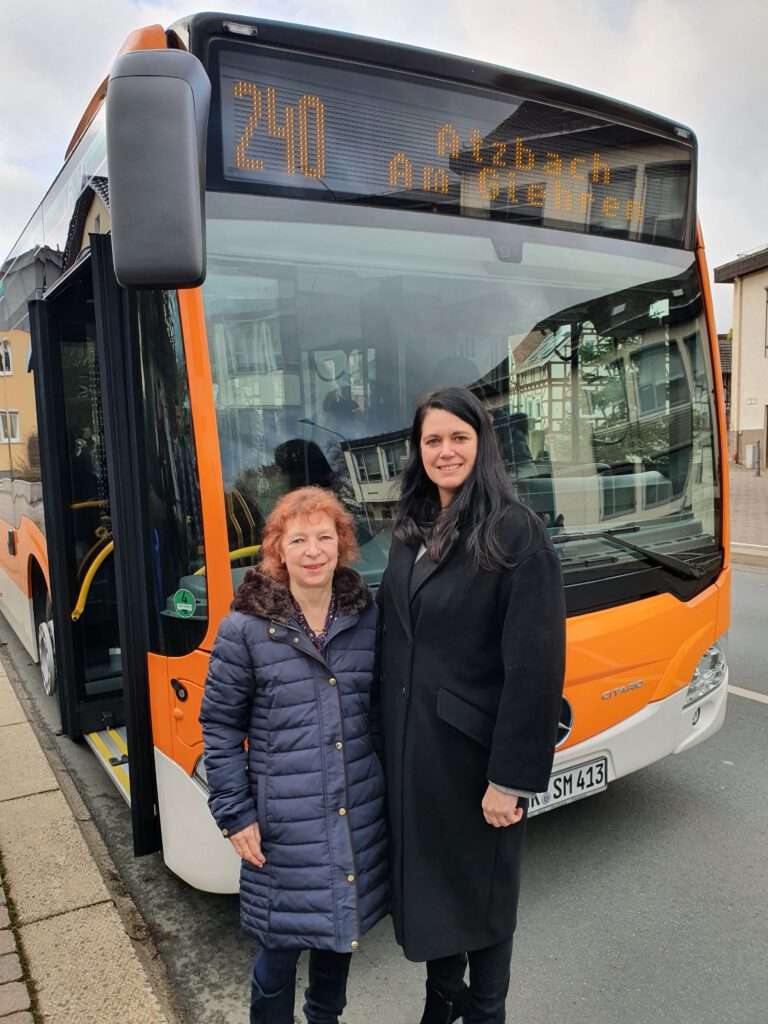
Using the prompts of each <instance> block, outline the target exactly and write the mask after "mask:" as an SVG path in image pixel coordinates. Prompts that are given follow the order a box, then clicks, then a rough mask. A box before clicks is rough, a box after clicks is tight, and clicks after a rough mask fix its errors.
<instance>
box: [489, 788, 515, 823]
mask: <svg viewBox="0 0 768 1024" xmlns="http://www.w3.org/2000/svg"><path fill="white" fill-rule="evenodd" d="M482 807H483V816H484V817H485V820H486V821H487V822H488V824H489V825H493V827H494V828H506V827H507V825H516V824H517V823H518V821H522V819H523V808H522V807H518V806H517V797H516V796H511V795H510V794H509V793H502V792H500V791H499V790H498V789H494V788H493V786H490V785H489V786H488V789H486V791H485V796H484V797H483V803H482Z"/></svg>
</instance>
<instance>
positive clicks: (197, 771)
mask: <svg viewBox="0 0 768 1024" xmlns="http://www.w3.org/2000/svg"><path fill="white" fill-rule="evenodd" d="M192 778H193V779H194V780H195V781H196V782H198V783H199V784H200V785H201V786H202V787H203V789H204V790H205V792H206V793H210V789H209V788H208V773H207V772H206V770H205V761H204V759H203V758H202V757H198V759H197V761H196V763H195V767H194V770H193V771H192Z"/></svg>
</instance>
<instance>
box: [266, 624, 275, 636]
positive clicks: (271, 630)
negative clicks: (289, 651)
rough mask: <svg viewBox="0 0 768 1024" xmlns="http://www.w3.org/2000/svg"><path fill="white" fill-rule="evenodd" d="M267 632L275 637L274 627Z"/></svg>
mask: <svg viewBox="0 0 768 1024" xmlns="http://www.w3.org/2000/svg"><path fill="white" fill-rule="evenodd" d="M267 632H268V633H269V635H270V636H274V635H275V627H274V626H270V627H269V629H268V630H267Z"/></svg>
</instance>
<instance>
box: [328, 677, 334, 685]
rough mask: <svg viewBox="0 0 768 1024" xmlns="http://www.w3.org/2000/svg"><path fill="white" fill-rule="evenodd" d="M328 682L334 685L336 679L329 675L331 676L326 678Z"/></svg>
mask: <svg viewBox="0 0 768 1024" xmlns="http://www.w3.org/2000/svg"><path fill="white" fill-rule="evenodd" d="M328 682H329V683H330V684H331V686H335V685H336V679H335V678H334V677H333V676H331V678H330V679H329V680H328Z"/></svg>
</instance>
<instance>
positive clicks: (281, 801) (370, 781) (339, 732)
mask: <svg viewBox="0 0 768 1024" xmlns="http://www.w3.org/2000/svg"><path fill="white" fill-rule="evenodd" d="M356 557H357V546H356V544H355V536H354V530H353V524H352V517H351V516H350V514H349V513H348V512H347V511H346V510H345V509H344V507H343V506H342V505H341V504H340V503H339V501H337V499H336V498H335V497H334V496H333V495H332V494H331V493H330V492H329V491H324V490H322V489H321V488H319V487H302V488H299V489H298V490H295V491H291V492H290V493H288V494H286V495H285V496H284V497H283V498H281V500H280V501H279V502H278V503H277V505H276V506H275V508H274V510H273V511H272V513H271V515H270V516H269V518H268V519H267V522H266V524H265V527H264V535H263V538H262V558H261V563H260V565H259V567H258V568H257V569H251V570H250V571H249V572H248V573H247V574H246V576H245V579H244V581H243V583H242V586H240V588H239V589H238V591H237V594H236V595H235V600H234V601H233V603H232V611H231V613H230V614H229V615H228V616H227V617H226V618H225V619H224V620H223V621H222V623H221V626H220V628H219V632H218V636H217V638H216V643H215V644H214V647H213V652H212V654H211V664H210V670H209V673H208V679H207V682H206V687H205V696H204V699H203V705H202V710H201V714H200V721H201V722H202V725H203V739H204V742H205V766H206V770H207V775H208V785H209V787H210V798H209V805H210V808H211V812H212V814H213V816H214V818H215V820H216V824H217V825H218V826H219V828H220V829H221V832H222V835H224V836H225V837H226V838H227V839H228V840H229V841H230V843H231V844H232V846H233V847H234V849H235V851H236V853H237V854H238V856H239V857H240V858H241V860H242V867H241V874H240V913H241V923H242V926H243V929H244V931H245V932H246V933H247V934H249V935H252V936H254V937H255V938H256V939H258V941H259V944H260V947H261V949H260V952H259V954H258V956H257V958H256V961H255V963H254V967H253V975H252V979H251V1017H250V1020H251V1024H292V1022H293V1019H294V1018H293V1009H294V996H295V976H296V964H297V961H298V958H299V956H300V954H301V952H302V950H305V949H308V950H309V951H310V955H309V985H308V987H307V989H306V992H305V1003H304V1012H305V1014H306V1016H307V1020H308V1021H309V1022H310V1024H337V1021H338V1018H339V1015H340V1014H341V1012H342V1010H343V1009H344V1006H345V1005H346V982H347V974H348V971H349V965H350V961H351V956H352V953H353V952H354V951H355V950H357V949H358V948H359V945H360V941H361V939H362V936H363V935H364V934H365V933H366V932H367V931H368V930H369V929H370V928H371V927H372V926H373V925H374V924H375V923H376V922H377V921H378V920H379V919H380V918H381V917H383V916H384V914H385V913H386V912H387V907H388V893H387V877H388V866H387V856H386V852H387V849H386V848H387V838H386V830H385V825H384V782H383V774H382V769H381V765H380V763H379V759H378V757H377V755H376V754H375V752H374V749H373V745H372V742H371V735H370V728H369V717H370V691H371V683H372V679H373V665H374V647H375V640H376V620H377V611H376V606H375V604H374V603H373V596H372V594H371V591H370V590H369V588H368V586H367V585H366V584H365V583H364V581H363V580H362V578H361V577H360V576H359V574H358V573H357V572H355V571H354V570H353V569H350V568H349V563H350V562H353V561H354V560H355V559H356ZM246 741H247V744H246Z"/></svg>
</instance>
